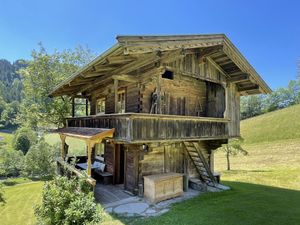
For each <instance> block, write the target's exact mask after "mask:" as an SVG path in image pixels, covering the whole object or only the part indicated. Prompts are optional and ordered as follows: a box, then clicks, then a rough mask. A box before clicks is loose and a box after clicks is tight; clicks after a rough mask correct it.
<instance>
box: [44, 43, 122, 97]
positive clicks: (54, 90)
mask: <svg viewBox="0 0 300 225" xmlns="http://www.w3.org/2000/svg"><path fill="white" fill-rule="evenodd" d="M119 48H121V45H120V44H119V43H116V44H114V45H113V46H112V47H110V48H109V49H107V50H106V51H105V52H103V53H102V54H101V55H99V56H97V57H96V58H95V59H94V60H92V61H91V62H90V63H88V64H86V65H85V66H83V67H82V68H81V69H79V70H78V71H76V72H75V73H73V74H72V75H71V76H69V77H68V78H67V79H66V80H64V81H62V82H61V83H59V84H58V85H57V86H55V87H54V88H53V90H52V91H51V92H50V93H49V95H48V96H49V97H53V96H55V92H56V91H57V90H58V89H60V88H61V87H63V86H64V85H66V84H68V83H70V82H71V81H72V80H74V79H75V78H76V77H78V76H80V75H81V74H82V73H83V72H85V71H86V70H87V69H88V68H89V67H90V66H92V65H94V64H95V63H97V62H99V61H101V60H103V59H104V58H106V57H107V56H108V55H110V54H112V53H113V52H114V51H116V50H118V49H119Z"/></svg>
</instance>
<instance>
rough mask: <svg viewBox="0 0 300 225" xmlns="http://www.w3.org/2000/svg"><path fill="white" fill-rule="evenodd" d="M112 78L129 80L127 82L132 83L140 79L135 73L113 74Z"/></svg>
mask: <svg viewBox="0 0 300 225" xmlns="http://www.w3.org/2000/svg"><path fill="white" fill-rule="evenodd" d="M112 78H113V79H114V80H121V81H127V82H132V83H136V82H138V81H139V79H138V78H137V77H135V76H133V75H126V74H124V75H113V76H112Z"/></svg>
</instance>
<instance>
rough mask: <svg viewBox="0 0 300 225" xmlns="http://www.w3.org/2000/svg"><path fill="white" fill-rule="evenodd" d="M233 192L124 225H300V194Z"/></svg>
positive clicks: (253, 188)
mask: <svg viewBox="0 0 300 225" xmlns="http://www.w3.org/2000/svg"><path fill="white" fill-rule="evenodd" d="M224 184H225V185H227V186H230V187H231V188H232V190H230V191H223V192H217V193H206V194H203V195H200V196H197V197H195V198H193V199H190V200H186V201H184V202H181V203H176V204H174V205H173V207H172V208H171V210H170V211H169V212H168V213H166V214H164V215H162V216H159V217H154V218H131V219H130V218H122V217H118V216H116V215H112V216H113V217H114V218H115V219H116V220H119V221H121V222H122V223H124V224H143V225H146V224H151V225H152V224H160V225H161V224H199V225H211V224H213V225H218V224H222V225H235V224H237V225H240V224H243V225H256V224H257V225H261V224H264V225H269V224H270V225H277V224H278V225H283V224H284V225H295V224H300V191H297V190H289V189H283V188H277V187H270V186H264V185H257V184H249V183H241V182H224Z"/></svg>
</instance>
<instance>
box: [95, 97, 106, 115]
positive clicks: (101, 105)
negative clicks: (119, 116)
mask: <svg viewBox="0 0 300 225" xmlns="http://www.w3.org/2000/svg"><path fill="white" fill-rule="evenodd" d="M96 113H97V114H102V113H105V98H99V99H97V106H96Z"/></svg>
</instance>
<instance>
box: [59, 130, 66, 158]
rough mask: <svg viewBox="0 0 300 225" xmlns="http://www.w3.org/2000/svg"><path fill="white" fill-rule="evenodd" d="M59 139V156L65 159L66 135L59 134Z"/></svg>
mask: <svg viewBox="0 0 300 225" xmlns="http://www.w3.org/2000/svg"><path fill="white" fill-rule="evenodd" d="M59 136H60V139H61V157H62V159H63V160H65V157H66V152H65V143H66V135H64V134H59Z"/></svg>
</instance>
